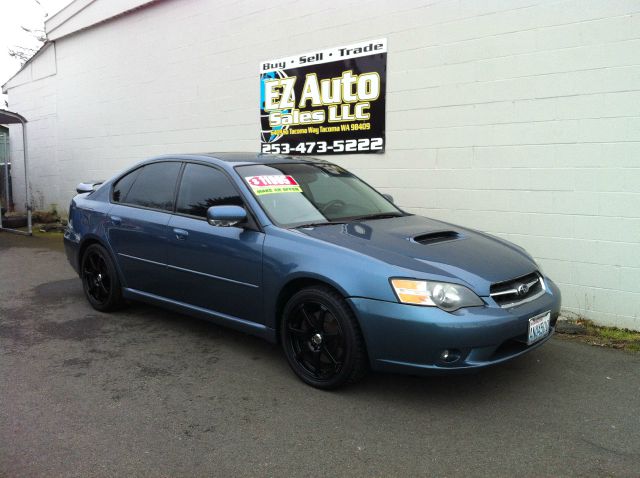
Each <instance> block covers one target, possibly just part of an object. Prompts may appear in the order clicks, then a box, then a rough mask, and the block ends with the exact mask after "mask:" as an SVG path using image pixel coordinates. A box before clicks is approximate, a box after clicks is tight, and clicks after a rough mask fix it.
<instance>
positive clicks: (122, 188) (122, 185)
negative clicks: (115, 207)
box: [112, 168, 144, 202]
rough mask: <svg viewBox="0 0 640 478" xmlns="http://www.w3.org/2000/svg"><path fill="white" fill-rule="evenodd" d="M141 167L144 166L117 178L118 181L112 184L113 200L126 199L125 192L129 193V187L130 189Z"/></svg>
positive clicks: (123, 200)
mask: <svg viewBox="0 0 640 478" xmlns="http://www.w3.org/2000/svg"><path fill="white" fill-rule="evenodd" d="M142 169H144V168H138V169H136V170H135V171H131V172H130V173H129V174H127V175H126V176H123V177H121V178H120V179H118V182H117V183H115V184H114V186H113V197H112V199H113V202H125V201H126V199H127V193H129V189H131V186H132V185H133V183H134V181H135V180H136V178H137V177H138V174H140V171H142Z"/></svg>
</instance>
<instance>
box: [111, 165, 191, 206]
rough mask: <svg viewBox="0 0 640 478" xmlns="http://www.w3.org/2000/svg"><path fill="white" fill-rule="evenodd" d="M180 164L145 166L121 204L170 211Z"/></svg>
mask: <svg viewBox="0 0 640 478" xmlns="http://www.w3.org/2000/svg"><path fill="white" fill-rule="evenodd" d="M180 164H181V163H179V162H164V163H152V164H147V165H146V166H145V167H144V168H142V171H141V172H140V173H139V174H138V177H137V178H136V180H135V182H134V183H133V185H132V186H131V189H130V190H129V193H128V194H127V195H126V198H125V200H124V201H122V202H126V203H127V204H132V205H134V206H144V207H150V208H153V209H164V210H165V211H172V210H173V195H174V193H175V188H176V180H177V178H178V172H179V171H180Z"/></svg>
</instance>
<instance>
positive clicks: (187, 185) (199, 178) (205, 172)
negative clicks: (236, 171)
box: [176, 164, 243, 217]
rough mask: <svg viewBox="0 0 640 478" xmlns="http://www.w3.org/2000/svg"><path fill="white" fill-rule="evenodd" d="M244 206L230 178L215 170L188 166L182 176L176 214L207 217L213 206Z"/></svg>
mask: <svg viewBox="0 0 640 478" xmlns="http://www.w3.org/2000/svg"><path fill="white" fill-rule="evenodd" d="M229 205H233V206H242V205H243V203H242V199H241V197H240V195H239V194H238V192H237V191H236V188H235V187H234V186H233V184H232V183H231V181H230V180H229V178H228V177H227V176H226V175H225V174H224V173H223V172H222V171H219V170H217V169H215V168H212V167H209V166H204V165H201V164H187V165H186V166H185V169H184V173H183V174H182V182H181V184H180V191H179V192H178V202H177V204H176V212H179V213H182V214H190V215H192V216H199V217H206V216H207V209H209V208H210V207H211V206H229Z"/></svg>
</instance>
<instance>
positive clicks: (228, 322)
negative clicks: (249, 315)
mask: <svg viewBox="0 0 640 478" xmlns="http://www.w3.org/2000/svg"><path fill="white" fill-rule="evenodd" d="M122 296H123V297H124V298H125V299H132V300H139V301H141V302H146V303H148V304H153V305H157V306H160V307H163V308H165V309H171V310H174V311H176V312H181V313H183V314H187V315H191V316H193V317H197V318H199V319H204V320H208V321H210V322H213V323H215V324H217V325H221V326H223V327H229V328H231V329H235V330H238V331H240V332H244V333H247V334H251V335H255V336H257V337H260V338H263V339H265V340H268V341H269V342H272V343H276V342H277V337H276V331H275V330H274V329H272V328H270V327H267V326H265V325H263V324H258V323H255V322H251V321H249V320H244V319H240V318H238V317H234V316H232V315H227V314H222V313H219V312H213V311H211V310H209V309H204V308H202V307H197V306H195V305H190V304H186V303H184V302H179V301H177V300H171V299H167V298H166V297H161V296H159V295H155V294H149V293H147V292H142V291H140V290H136V289H130V288H127V287H125V288H123V289H122Z"/></svg>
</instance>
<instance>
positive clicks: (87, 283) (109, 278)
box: [80, 244, 124, 312]
mask: <svg viewBox="0 0 640 478" xmlns="http://www.w3.org/2000/svg"><path fill="white" fill-rule="evenodd" d="M80 278H81V279H82V288H83V289H84V295H85V297H86V298H87V300H88V301H89V303H90V304H91V306H92V307H93V308H94V309H96V310H99V311H100V312H111V311H114V310H117V309H119V308H120V307H122V306H123V305H124V300H123V298H122V286H121V284H120V279H119V278H118V273H117V271H116V268H115V265H114V264H113V261H112V260H111V256H110V255H109V253H108V252H107V250H106V249H105V248H104V247H102V246H101V245H100V244H91V245H90V246H89V247H87V249H86V250H85V251H84V254H83V255H82V261H81V264H80Z"/></svg>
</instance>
